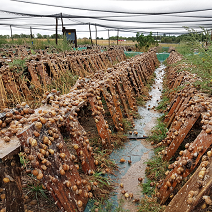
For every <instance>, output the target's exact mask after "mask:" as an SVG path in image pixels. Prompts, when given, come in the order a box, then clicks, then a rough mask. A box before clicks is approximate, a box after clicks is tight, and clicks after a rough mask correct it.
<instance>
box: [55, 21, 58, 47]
mask: <svg viewBox="0 0 212 212" xmlns="http://www.w3.org/2000/svg"><path fill="white" fill-rule="evenodd" d="M57 25H58V21H57V18H56V38H55V39H56V40H55V42H56V45H57Z"/></svg>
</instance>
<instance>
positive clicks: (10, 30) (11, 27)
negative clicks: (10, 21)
mask: <svg viewBox="0 0 212 212" xmlns="http://www.w3.org/2000/svg"><path fill="white" fill-rule="evenodd" d="M10 31H11V38H12V40H13V31H12V26H11V25H10Z"/></svg>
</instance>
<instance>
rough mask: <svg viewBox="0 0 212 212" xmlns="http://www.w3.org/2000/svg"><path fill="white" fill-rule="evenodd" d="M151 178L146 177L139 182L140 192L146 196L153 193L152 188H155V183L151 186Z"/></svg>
mask: <svg viewBox="0 0 212 212" xmlns="http://www.w3.org/2000/svg"><path fill="white" fill-rule="evenodd" d="M151 182H152V181H151V180H150V179H148V180H147V182H144V183H142V184H141V187H142V192H143V193H144V194H146V195H148V196H150V195H152V194H154V189H155V185H154V186H151V185H150V184H151Z"/></svg>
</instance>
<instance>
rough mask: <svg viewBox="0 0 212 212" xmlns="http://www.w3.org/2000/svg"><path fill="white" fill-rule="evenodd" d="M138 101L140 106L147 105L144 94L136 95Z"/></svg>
mask: <svg viewBox="0 0 212 212" xmlns="http://www.w3.org/2000/svg"><path fill="white" fill-rule="evenodd" d="M136 103H137V105H138V106H144V105H145V101H144V99H143V96H138V97H136Z"/></svg>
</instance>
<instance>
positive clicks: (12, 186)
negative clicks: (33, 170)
mask: <svg viewBox="0 0 212 212" xmlns="http://www.w3.org/2000/svg"><path fill="white" fill-rule="evenodd" d="M3 163H4V174H3V176H4V179H8V180H9V182H7V183H4V188H5V194H6V212H24V211H25V210H24V200H23V195H22V185H21V164H20V158H19V156H18V155H17V154H15V155H13V156H11V157H10V158H7V160H5V161H4V162H3Z"/></svg>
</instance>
